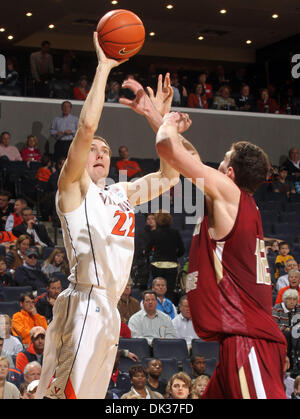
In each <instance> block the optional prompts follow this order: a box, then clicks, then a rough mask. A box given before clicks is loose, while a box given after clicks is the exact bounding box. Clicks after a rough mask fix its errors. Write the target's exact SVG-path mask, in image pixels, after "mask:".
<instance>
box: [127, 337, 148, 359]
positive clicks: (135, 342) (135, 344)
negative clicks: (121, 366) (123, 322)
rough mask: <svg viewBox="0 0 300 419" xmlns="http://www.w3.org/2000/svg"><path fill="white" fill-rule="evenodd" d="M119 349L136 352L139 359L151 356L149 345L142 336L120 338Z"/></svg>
mask: <svg viewBox="0 0 300 419" xmlns="http://www.w3.org/2000/svg"><path fill="white" fill-rule="evenodd" d="M119 349H128V350H129V352H133V353H134V354H136V355H137V356H138V358H139V360H140V361H141V360H142V359H143V358H147V357H150V356H151V352H150V346H149V345H148V341H147V339H144V338H120V339H119Z"/></svg>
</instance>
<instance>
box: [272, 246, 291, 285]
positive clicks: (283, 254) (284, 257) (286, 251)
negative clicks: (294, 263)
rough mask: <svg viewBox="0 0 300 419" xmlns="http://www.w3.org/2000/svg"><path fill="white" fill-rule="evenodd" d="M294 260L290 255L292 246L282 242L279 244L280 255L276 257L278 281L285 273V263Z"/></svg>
mask: <svg viewBox="0 0 300 419" xmlns="http://www.w3.org/2000/svg"><path fill="white" fill-rule="evenodd" d="M290 259H294V256H292V255H290V246H289V244H288V243H287V242H284V241H282V242H280V243H279V255H277V256H276V259H275V268H276V271H275V278H276V279H278V278H279V276H281V275H282V274H283V273H284V267H285V263H286V262H287V261H288V260H290Z"/></svg>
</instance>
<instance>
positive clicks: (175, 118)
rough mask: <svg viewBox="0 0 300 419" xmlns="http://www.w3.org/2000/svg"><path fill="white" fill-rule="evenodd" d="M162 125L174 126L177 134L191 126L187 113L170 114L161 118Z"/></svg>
mask: <svg viewBox="0 0 300 419" xmlns="http://www.w3.org/2000/svg"><path fill="white" fill-rule="evenodd" d="M163 124H164V125H174V126H176V127H177V130H178V132H180V133H182V132H185V131H187V130H188V129H189V127H190V126H191V125H192V120H191V119H190V117H189V115H188V114H187V113H182V112H170V113H167V114H166V115H165V116H164V118H163Z"/></svg>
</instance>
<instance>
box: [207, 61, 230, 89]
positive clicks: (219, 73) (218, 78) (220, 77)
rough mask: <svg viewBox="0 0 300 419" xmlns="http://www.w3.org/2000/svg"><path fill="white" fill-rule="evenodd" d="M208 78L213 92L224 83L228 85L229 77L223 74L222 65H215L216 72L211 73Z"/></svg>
mask: <svg viewBox="0 0 300 419" xmlns="http://www.w3.org/2000/svg"><path fill="white" fill-rule="evenodd" d="M210 79H211V83H212V85H213V89H214V91H215V92H216V91H218V90H219V89H220V87H222V86H224V85H230V77H229V76H228V75H227V74H225V69H224V67H223V66H222V65H218V66H217V68H216V73H214V74H212V75H211V77H210Z"/></svg>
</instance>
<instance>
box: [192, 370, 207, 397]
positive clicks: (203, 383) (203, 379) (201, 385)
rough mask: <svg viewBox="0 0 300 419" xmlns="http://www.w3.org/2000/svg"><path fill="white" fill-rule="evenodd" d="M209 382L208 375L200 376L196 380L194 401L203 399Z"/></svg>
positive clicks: (193, 386) (193, 389) (193, 385)
mask: <svg viewBox="0 0 300 419" xmlns="http://www.w3.org/2000/svg"><path fill="white" fill-rule="evenodd" d="M208 382H209V377H208V376H207V375H199V377H197V378H195V380H194V381H193V384H192V391H191V398H192V399H202V396H203V393H204V391H205V389H206V387H207V384H208Z"/></svg>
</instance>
